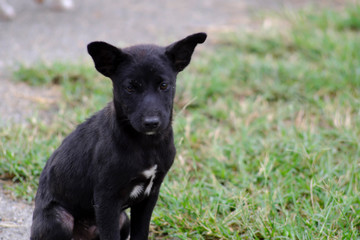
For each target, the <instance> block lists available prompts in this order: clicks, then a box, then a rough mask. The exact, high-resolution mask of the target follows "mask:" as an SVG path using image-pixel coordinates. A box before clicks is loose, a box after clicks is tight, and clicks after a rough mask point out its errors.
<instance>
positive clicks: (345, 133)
mask: <svg viewBox="0 0 360 240" xmlns="http://www.w3.org/2000/svg"><path fill="white" fill-rule="evenodd" d="M284 21H287V22H288V23H289V25H290V28H289V29H288V30H286V31H284V30H282V29H272V30H261V31H258V32H256V33H246V34H244V33H243V32H235V33H232V34H226V35H221V36H219V37H218V41H217V44H216V45H215V46H213V49H212V50H210V51H207V52H202V53H201V54H198V55H197V56H195V57H194V58H193V62H192V64H191V66H190V67H189V68H188V69H186V70H185V72H183V73H181V74H180V76H179V78H178V87H177V96H176V106H175V121H174V130H175V141H176V145H177V149H178V153H177V156H176V161H175V163H174V166H173V168H172V169H171V171H170V172H169V174H168V176H167V178H166V180H165V181H164V184H163V187H162V189H161V195H160V198H159V201H158V205H157V207H156V209H155V211H154V214H153V218H152V225H151V231H152V237H153V238H156V239H157V238H158V239H359V237H360V234H359V233H360V175H359V170H358V169H359V166H360V42H359V34H360V6H359V5H352V6H349V7H348V8H346V9H345V10H342V11H338V12H337V11H334V10H322V11H320V12H319V11H317V12H299V13H296V14H293V15H291V17H284ZM281 30H282V31H281ZM211 37H213V36H210V38H211ZM201 47H202V48H203V49H204V48H205V46H201ZM14 78H15V79H18V80H21V81H26V82H28V83H29V84H33V85H40V84H41V85H43V84H60V85H61V86H62V89H63V91H62V93H63V101H62V102H61V103H59V112H58V113H57V115H58V117H57V118H56V119H55V120H54V121H53V122H52V123H51V124H45V123H44V122H42V121H41V119H37V120H36V121H33V122H30V123H29V124H30V125H29V126H26V127H25V126H15V125H14V126H9V127H7V128H5V129H1V130H0V138H1V141H0V143H1V144H0V174H3V175H4V174H6V175H8V176H11V177H12V180H13V181H14V182H16V184H15V185H14V187H12V188H13V189H14V191H15V192H16V193H17V194H18V195H19V196H21V197H25V198H27V199H29V200H31V199H32V197H33V196H34V195H33V194H34V192H35V190H36V185H37V180H38V176H39V173H40V171H41V168H42V166H43V165H44V163H45V161H46V160H47V158H48V156H49V155H50V154H51V152H52V151H53V150H54V149H55V148H56V147H57V146H58V145H59V144H60V142H61V140H62V139H63V138H64V136H66V135H67V134H68V133H69V132H71V130H72V129H73V128H74V127H75V126H76V124H77V123H79V122H81V121H83V120H84V119H86V118H87V117H88V116H89V115H90V114H91V113H93V112H95V111H96V110H98V109H100V108H101V107H102V106H104V105H105V103H106V102H107V101H109V100H110V99H111V84H110V81H109V80H106V79H104V78H102V77H99V75H98V74H96V73H95V71H94V70H93V69H92V67H90V68H89V66H88V65H87V66H82V65H75V67H70V66H68V65H66V64H59V63H57V64H54V65H51V66H46V65H37V66H34V67H31V68H25V67H21V68H20V69H19V70H18V71H16V72H15V74H14ZM19 146H21V148H20V147H19Z"/></svg>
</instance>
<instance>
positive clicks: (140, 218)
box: [130, 188, 160, 240]
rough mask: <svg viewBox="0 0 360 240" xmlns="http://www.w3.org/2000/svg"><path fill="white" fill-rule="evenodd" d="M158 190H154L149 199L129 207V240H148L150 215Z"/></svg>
mask: <svg viewBox="0 0 360 240" xmlns="http://www.w3.org/2000/svg"><path fill="white" fill-rule="evenodd" d="M159 189H160V188H159ZM159 189H156V190H155V189H154V190H153V191H152V193H151V194H150V196H149V197H147V198H146V199H144V200H143V201H141V202H140V203H138V204H136V205H134V206H132V207H131V219H130V221H131V227H130V236H131V237H130V239H131V240H143V239H148V235H149V225H150V219H151V214H152V212H153V210H154V207H155V204H156V201H157V199H158V196H159Z"/></svg>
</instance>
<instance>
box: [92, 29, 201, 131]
mask: <svg viewBox="0 0 360 240" xmlns="http://www.w3.org/2000/svg"><path fill="white" fill-rule="evenodd" d="M205 39H206V34H205V33H197V34H193V35H190V36H188V37H186V38H184V39H182V40H180V41H177V42H175V43H173V44H171V45H169V46H167V47H160V46H156V45H136V46H133V47H128V48H124V49H119V48H116V47H114V46H112V45H110V44H108V43H105V42H92V43H90V44H89V45H88V52H89V54H90V55H91V57H92V58H93V60H94V63H95V68H96V69H97V70H98V71H99V72H100V73H101V74H103V75H104V76H106V77H109V78H110V79H111V80H112V82H113V86H114V103H115V105H116V107H117V108H119V110H120V111H121V112H122V114H123V115H125V117H126V118H127V119H128V120H129V122H130V124H131V126H132V127H133V128H134V129H135V130H136V131H138V132H141V133H144V134H147V135H152V134H156V133H159V132H161V131H162V130H164V129H167V128H168V127H169V125H170V124H171V117H172V107H173V99H174V95H175V83H176V76H177V74H178V73H179V72H180V71H182V70H183V69H184V68H185V67H186V66H187V65H188V64H189V63H190V60H191V56H192V54H193V52H194V49H195V47H196V45H197V44H199V43H203V42H204V41H205Z"/></svg>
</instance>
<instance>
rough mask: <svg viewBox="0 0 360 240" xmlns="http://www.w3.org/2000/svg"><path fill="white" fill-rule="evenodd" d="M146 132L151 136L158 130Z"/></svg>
mask: <svg viewBox="0 0 360 240" xmlns="http://www.w3.org/2000/svg"><path fill="white" fill-rule="evenodd" d="M145 134H146V135H148V136H151V135H155V134H156V132H155V131H151V132H145Z"/></svg>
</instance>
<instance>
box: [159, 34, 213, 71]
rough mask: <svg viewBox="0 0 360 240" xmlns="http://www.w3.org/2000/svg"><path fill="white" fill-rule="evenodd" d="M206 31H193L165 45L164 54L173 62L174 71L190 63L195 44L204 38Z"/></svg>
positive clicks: (201, 41)
mask: <svg viewBox="0 0 360 240" xmlns="http://www.w3.org/2000/svg"><path fill="white" fill-rule="evenodd" d="M206 36H207V35H206V33H195V34H193V35H190V36H188V37H186V38H184V39H182V40H180V41H177V42H175V43H173V44H171V45H170V46H168V47H166V51H165V54H166V55H167V56H168V57H169V58H170V60H171V62H172V63H173V67H174V69H175V71H177V72H180V71H182V70H184V68H185V67H186V66H187V65H188V64H189V63H190V60H191V56H192V54H193V52H194V49H195V47H196V45H197V44H200V43H203V42H205V40H206Z"/></svg>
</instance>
